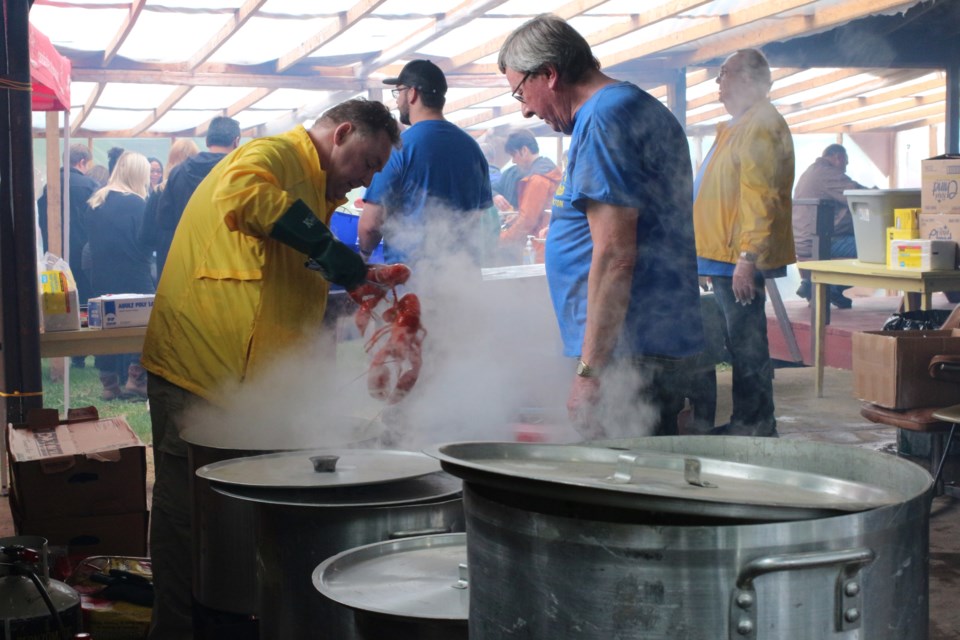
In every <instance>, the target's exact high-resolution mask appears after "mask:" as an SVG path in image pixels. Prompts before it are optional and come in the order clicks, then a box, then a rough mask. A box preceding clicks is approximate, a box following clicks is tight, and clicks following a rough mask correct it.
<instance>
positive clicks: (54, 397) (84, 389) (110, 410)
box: [41, 356, 153, 444]
mask: <svg viewBox="0 0 960 640" xmlns="http://www.w3.org/2000/svg"><path fill="white" fill-rule="evenodd" d="M51 362H52V361H51V360H50V359H45V360H43V365H42V378H41V380H42V382H43V406H44V407H46V408H48V409H56V410H57V411H59V412H60V415H61V416H62V415H64V413H65V411H64V408H63V382H62V381H56V382H55V381H53V380H51V378H50V366H51ZM101 391H103V386H102V385H101V384H100V374H99V372H98V371H97V369H96V367H94V366H93V357H92V356H91V357H88V358H87V359H86V361H85V366H84V368H82V369H78V368H77V367H73V366H71V367H70V407H71V408H74V409H75V408H77V407H89V406H91V405H92V406H94V407H96V408H97V411H99V412H100V415H101V416H102V417H105V418H109V417H114V416H125V417H126V420H127V423H128V424H129V425H130V427H131V428H132V429H133V430H134V432H135V433H136V434H137V435H138V436H139V437H140V439H141V440H143V441H144V443H146V444H150V443H151V442H152V441H153V434H152V432H151V430H150V412H149V411H148V410H147V403H146V402H144V401H142V400H141V401H138V402H130V401H127V400H110V401H107V400H101V399H100V392H101Z"/></svg>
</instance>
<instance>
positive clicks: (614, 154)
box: [497, 14, 704, 438]
mask: <svg viewBox="0 0 960 640" xmlns="http://www.w3.org/2000/svg"><path fill="white" fill-rule="evenodd" d="M497 64H498V66H499V68H500V71H501V72H502V73H504V74H506V78H507V81H508V82H509V83H510V87H511V90H512V92H513V97H514V98H516V99H517V100H519V101H520V102H521V103H522V104H523V106H522V109H521V111H522V113H523V115H524V117H527V118H529V117H532V116H534V115H535V116H537V117H539V118H540V119H541V120H543V121H544V122H546V123H547V124H548V125H549V126H550V128H551V129H553V130H554V131H557V132H561V133H563V134H565V135H569V136H571V139H570V149H569V151H568V152H567V164H566V168H565V171H564V174H563V178H562V181H561V182H560V186H559V187H558V188H557V193H556V196H555V197H554V199H553V212H552V216H551V220H550V231H549V234H548V236H547V244H546V269H547V281H548V284H549V287H550V295H551V298H552V300H553V305H554V310H555V312H556V315H557V319H558V321H559V324H560V334H561V337H562V338H563V349H564V355H566V356H569V357H571V358H579V360H578V363H577V371H576V375H575V376H573V383H572V385H571V389H570V393H569V396H568V400H567V409H568V411H569V413H570V417H571V419H572V420H573V422H574V425H575V426H577V428H578V429H579V430H580V432H581V434H582V435H583V436H584V437H585V438H596V437H601V436H604V435H619V434H617V433H611V428H617V429H621V430H624V435H625V434H626V433H632V434H633V435H647V434H650V433H651V432H653V433H655V434H665V435H669V434H676V433H677V432H678V424H677V422H678V421H677V416H678V413H679V412H680V411H681V410H682V409H683V407H684V397H685V396H686V395H687V393H686V390H685V387H686V383H685V377H684V370H685V369H687V368H688V367H689V366H690V364H691V359H692V358H693V357H695V355H696V354H697V353H698V352H700V351H701V350H702V349H703V347H704V341H703V331H702V326H701V320H700V301H699V291H698V287H697V265H696V253H695V250H694V237H693V203H692V198H693V196H692V194H693V186H692V171H691V163H690V154H689V151H688V149H687V139H686V136H685V134H684V131H683V129H682V127H681V126H680V123H679V122H677V120H676V118H674V117H673V115H672V114H671V113H670V111H669V110H667V108H666V107H664V106H663V105H662V104H661V103H660V102H659V101H658V100H657V99H656V98H653V97H652V96H650V95H649V94H647V93H646V92H644V91H642V90H641V89H639V88H638V87H636V86H635V85H633V84H630V83H627V82H620V81H617V80H615V79H614V78H611V77H609V76H607V75H605V74H604V73H602V72H601V71H600V64H599V62H598V61H597V59H596V58H595V57H594V56H593V54H592V52H591V51H590V45H589V44H588V43H587V41H586V40H585V39H584V38H583V36H582V35H580V34H579V33H578V32H577V31H576V30H574V29H573V27H571V26H570V25H568V24H567V23H566V22H564V21H563V20H562V19H560V18H558V17H556V16H553V15H546V14H545V15H541V16H538V17H536V18H534V19H532V20H530V21H529V22H527V23H525V24H523V25H521V26H520V27H519V28H517V30H516V31H514V32H513V33H511V34H510V35H509V36H508V37H507V40H506V41H505V42H504V44H503V47H502V48H501V49H500V55H499V59H498V61H497ZM571 373H572V371H571ZM601 384H602V389H601ZM695 410H696V407H695Z"/></svg>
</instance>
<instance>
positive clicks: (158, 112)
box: [124, 86, 193, 138]
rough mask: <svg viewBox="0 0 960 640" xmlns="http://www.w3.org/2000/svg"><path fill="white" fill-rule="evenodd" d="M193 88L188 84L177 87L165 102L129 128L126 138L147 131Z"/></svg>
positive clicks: (134, 136)
mask: <svg viewBox="0 0 960 640" xmlns="http://www.w3.org/2000/svg"><path fill="white" fill-rule="evenodd" d="M191 89H193V87H188V86H180V87H177V88H176V89H174V90H173V91H172V92H170V95H169V96H167V99H166V100H164V101H163V102H161V103H160V105H159V106H157V108H156V109H154V110H153V112H152V113H151V114H150V115H149V116H147V117H146V118H144V119H143V121H142V122H140V124H138V125H136V126H135V127H133V128H131V129H129V130H128V131H127V132H126V135H125V136H124V137H125V138H136V137H137V136H138V135H140V134H141V133H142V132H144V131H146V130H147V129H149V128H150V127H152V126H153V125H154V124H156V122H157V120H159V119H160V118H162V117H163V115H164V114H165V113H166V112H167V111H169V110H170V108H171V107H173V105H175V104H177V103H178V102H180V98H182V97H183V96H185V95H187V94H188V93H189V92H190V90H191Z"/></svg>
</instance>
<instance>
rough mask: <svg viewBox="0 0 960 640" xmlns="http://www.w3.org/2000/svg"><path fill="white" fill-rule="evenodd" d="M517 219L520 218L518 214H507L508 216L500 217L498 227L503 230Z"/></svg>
mask: <svg viewBox="0 0 960 640" xmlns="http://www.w3.org/2000/svg"><path fill="white" fill-rule="evenodd" d="M519 217H520V214H519V213H508V214H507V215H505V216H501V218H500V227H501V228H503V229H505V228H507V227H509V226H511V225H513V223H514V222H516V221H517V219H518V218H519Z"/></svg>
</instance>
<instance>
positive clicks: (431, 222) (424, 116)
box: [358, 60, 492, 264]
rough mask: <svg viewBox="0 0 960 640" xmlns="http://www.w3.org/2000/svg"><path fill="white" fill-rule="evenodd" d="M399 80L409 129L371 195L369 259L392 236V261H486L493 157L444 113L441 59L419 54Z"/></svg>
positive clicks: (362, 226) (364, 241)
mask: <svg viewBox="0 0 960 640" xmlns="http://www.w3.org/2000/svg"><path fill="white" fill-rule="evenodd" d="M383 82H384V84H387V85H394V86H395V87H396V88H395V89H393V91H392V93H393V97H394V98H396V100H397V108H398V109H399V111H400V122H401V123H403V124H405V125H410V126H409V128H408V129H406V130H405V131H404V132H403V134H402V135H401V139H402V141H403V147H402V148H401V149H397V150H394V152H393V154H392V155H391V156H390V161H389V162H387V166H385V167H384V168H383V170H382V171H381V172H380V173H378V174H377V175H376V176H374V178H373V182H372V183H371V184H370V187H369V188H368V189H367V192H366V194H365V195H364V205H363V213H362V214H361V216H360V222H359V227H358V234H359V241H360V253H361V255H363V256H364V257H368V256H369V255H370V253H371V252H372V251H373V250H374V249H375V248H376V246H377V244H378V243H379V242H380V239H381V237H382V238H383V239H384V248H383V249H384V260H386V261H387V262H390V263H393V262H403V263H408V264H411V263H414V264H415V263H416V262H417V261H418V260H421V259H423V258H426V257H430V258H434V259H442V255H439V254H444V255H447V254H449V253H451V252H459V251H466V252H468V253H469V254H470V255H471V257H472V258H473V259H474V260H475V261H477V262H479V256H480V252H479V244H480V241H481V224H480V221H481V216H482V215H483V214H484V213H486V210H487V209H488V208H489V207H490V206H491V205H492V197H491V193H490V178H489V170H488V167H487V160H486V158H485V157H484V155H483V151H482V150H481V149H480V145H478V144H477V142H476V141H475V140H474V139H473V138H472V137H470V135H469V134H467V133H466V132H465V131H463V130H462V129H460V128H459V127H458V126H456V125H455V124H453V123H451V122H448V121H447V120H446V119H445V118H444V116H443V107H444V104H445V102H446V98H445V96H446V93H447V80H446V78H445V77H444V75H443V71H441V70H440V68H439V67H437V65H435V64H433V63H432V62H430V61H428V60H412V61H411V62H408V63H407V64H406V66H404V67H403V69H402V70H401V71H400V75H399V76H398V77H396V78H387V79H386V80H384V81H383Z"/></svg>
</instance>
